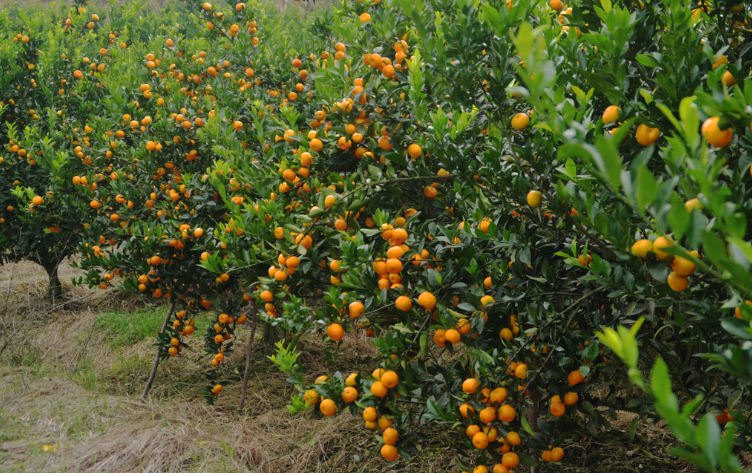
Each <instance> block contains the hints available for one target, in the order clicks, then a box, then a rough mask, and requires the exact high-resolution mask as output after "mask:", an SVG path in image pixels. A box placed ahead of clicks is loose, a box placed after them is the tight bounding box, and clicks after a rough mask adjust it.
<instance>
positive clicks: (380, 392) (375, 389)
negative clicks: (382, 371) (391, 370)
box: [371, 381, 389, 397]
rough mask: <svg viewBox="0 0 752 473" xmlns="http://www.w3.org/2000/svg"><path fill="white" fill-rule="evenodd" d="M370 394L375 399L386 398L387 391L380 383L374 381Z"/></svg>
mask: <svg viewBox="0 0 752 473" xmlns="http://www.w3.org/2000/svg"><path fill="white" fill-rule="evenodd" d="M371 394H373V395H374V396H376V397H386V395H387V394H389V390H388V389H387V388H386V387H384V385H383V384H382V383H381V381H376V382H375V383H373V384H372V385H371Z"/></svg>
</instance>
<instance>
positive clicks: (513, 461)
mask: <svg viewBox="0 0 752 473" xmlns="http://www.w3.org/2000/svg"><path fill="white" fill-rule="evenodd" d="M501 464H502V465H503V466H505V467H506V468H514V467H516V466H517V465H519V464H520V457H519V456H518V455H517V454H516V453H514V452H507V453H505V454H504V455H503V456H502V457H501Z"/></svg>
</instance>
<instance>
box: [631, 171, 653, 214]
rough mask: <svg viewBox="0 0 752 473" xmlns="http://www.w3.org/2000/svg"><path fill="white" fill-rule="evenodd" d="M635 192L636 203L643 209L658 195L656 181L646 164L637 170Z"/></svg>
mask: <svg viewBox="0 0 752 473" xmlns="http://www.w3.org/2000/svg"><path fill="white" fill-rule="evenodd" d="M635 193H636V196H635V197H636V198H637V205H639V206H640V209H642V210H643V211H644V210H645V209H646V208H647V207H648V206H649V205H650V204H652V203H653V201H655V198H656V197H658V183H657V182H656V180H655V177H654V176H653V173H652V172H650V170H649V169H648V168H647V166H642V167H640V168H639V169H638V170H637V189H636V192H635Z"/></svg>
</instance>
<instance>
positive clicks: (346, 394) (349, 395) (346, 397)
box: [342, 387, 358, 402]
mask: <svg viewBox="0 0 752 473" xmlns="http://www.w3.org/2000/svg"><path fill="white" fill-rule="evenodd" d="M356 399H358V390H357V389H355V388H353V387H346V388H345V390H344V391H342V400H343V401H345V402H353V401H354V400H356Z"/></svg>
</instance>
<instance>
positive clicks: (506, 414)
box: [499, 404, 517, 422]
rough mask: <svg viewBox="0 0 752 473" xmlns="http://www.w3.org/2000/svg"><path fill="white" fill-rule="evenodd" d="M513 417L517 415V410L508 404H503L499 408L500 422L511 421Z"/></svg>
mask: <svg viewBox="0 0 752 473" xmlns="http://www.w3.org/2000/svg"><path fill="white" fill-rule="evenodd" d="M515 417H517V412H516V411H515V410H514V407H512V406H510V405H509V404H504V405H503V406H501V407H500V408H499V420H501V421H502V422H512V421H513V420H514V418H515Z"/></svg>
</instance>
